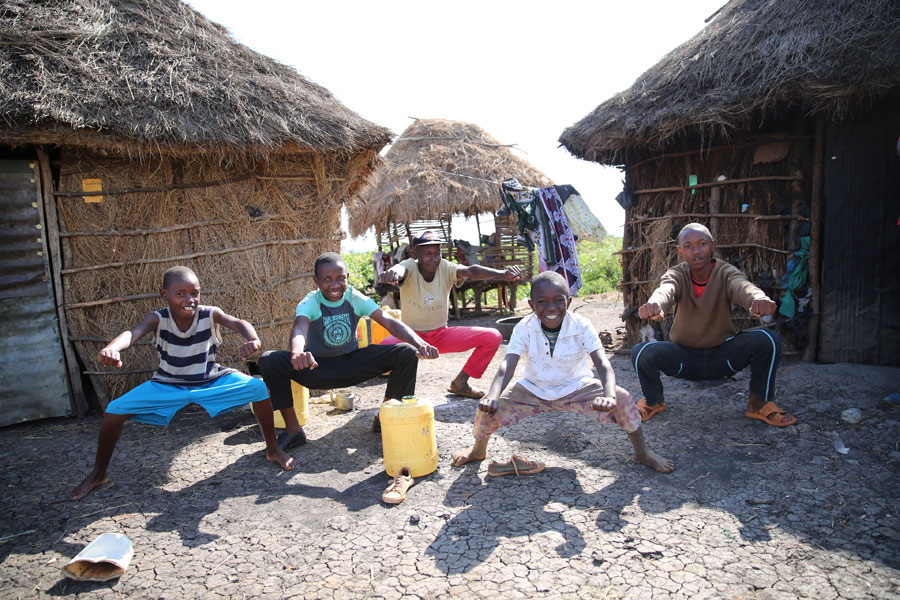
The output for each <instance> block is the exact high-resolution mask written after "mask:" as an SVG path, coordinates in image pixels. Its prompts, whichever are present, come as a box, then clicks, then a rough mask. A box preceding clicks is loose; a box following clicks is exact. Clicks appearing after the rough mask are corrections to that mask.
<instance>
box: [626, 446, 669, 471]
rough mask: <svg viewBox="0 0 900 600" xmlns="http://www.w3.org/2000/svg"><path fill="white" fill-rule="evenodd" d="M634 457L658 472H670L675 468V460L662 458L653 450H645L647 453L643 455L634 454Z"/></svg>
mask: <svg viewBox="0 0 900 600" xmlns="http://www.w3.org/2000/svg"><path fill="white" fill-rule="evenodd" d="M634 459H635V460H636V461H638V462H639V463H641V464H642V465H647V466H648V467H650V468H651V469H653V470H654V471H659V472H660V473H671V472H672V471H674V470H675V461H673V460H670V459H668V458H663V457H662V456H660V455H659V454H657V453H656V452H654V451H653V450H647V453H646V454H645V455H643V456H639V455H637V454H635V455H634Z"/></svg>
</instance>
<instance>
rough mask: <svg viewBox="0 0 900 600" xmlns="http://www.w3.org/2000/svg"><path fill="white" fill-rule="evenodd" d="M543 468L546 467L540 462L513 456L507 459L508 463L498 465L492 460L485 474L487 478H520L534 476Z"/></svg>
mask: <svg viewBox="0 0 900 600" xmlns="http://www.w3.org/2000/svg"><path fill="white" fill-rule="evenodd" d="M545 466H546V465H544V463H542V462H535V461H531V460H528V459H527V458H523V457H521V456H516V455H515V454H513V455H512V456H511V457H509V462H505V463H499V462H497V461H495V460H492V461H491V464H490V465H488V472H487V474H488V476H489V477H502V476H504V475H515V476H516V477H521V476H522V475H534V474H535V473H540V472H541V471H543V470H544V467H545Z"/></svg>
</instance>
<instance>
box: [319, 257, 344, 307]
mask: <svg viewBox="0 0 900 600" xmlns="http://www.w3.org/2000/svg"><path fill="white" fill-rule="evenodd" d="M313 281H315V282H316V285H317V286H319V291H320V292H322V296H324V297H325V299H326V300H328V301H329V302H337V301H338V300H340V299H341V298H342V297H343V296H344V292H346V291H347V265H346V263H344V262H343V261H341V262H332V263H323V264H321V265H319V269H318V272H317V273H316V274H315V275H313Z"/></svg>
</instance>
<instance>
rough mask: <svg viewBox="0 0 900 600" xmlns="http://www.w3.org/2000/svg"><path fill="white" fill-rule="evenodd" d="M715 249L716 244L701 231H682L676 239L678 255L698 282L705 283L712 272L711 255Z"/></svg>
mask: <svg viewBox="0 0 900 600" xmlns="http://www.w3.org/2000/svg"><path fill="white" fill-rule="evenodd" d="M715 249H716V243H715V242H714V241H713V240H712V239H711V238H710V237H709V236H708V235H706V234H705V233H703V232H701V231H691V230H689V231H683V232H682V233H681V236H679V238H678V253H679V254H681V256H682V257H684V260H685V261H687V264H688V266H689V267H690V269H691V273H693V274H694V277H696V278H697V279H699V280H700V281H705V280H706V278H707V277H709V273H710V271H712V262H711V261H712V253H713V250H715Z"/></svg>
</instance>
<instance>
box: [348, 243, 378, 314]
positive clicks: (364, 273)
mask: <svg viewBox="0 0 900 600" xmlns="http://www.w3.org/2000/svg"><path fill="white" fill-rule="evenodd" d="M341 258H343V259H344V262H346V263H347V271H348V273H347V279H348V280H349V283H350V285H352V286H353V288H354V289H356V290H359V291H360V292H362V293H363V294H366V295H367V296H369V297H370V298H372V299H373V300H375V301H376V302H377V301H378V300H379V299H380V298H379V296H378V294H376V293H375V288H374V283H375V266H374V265H373V264H372V253H371V252H344V253H343V254H341Z"/></svg>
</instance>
